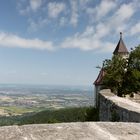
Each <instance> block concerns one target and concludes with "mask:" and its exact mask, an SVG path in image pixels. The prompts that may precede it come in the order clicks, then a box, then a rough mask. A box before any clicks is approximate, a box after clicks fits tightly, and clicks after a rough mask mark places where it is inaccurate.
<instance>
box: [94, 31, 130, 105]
mask: <svg viewBox="0 0 140 140" xmlns="http://www.w3.org/2000/svg"><path fill="white" fill-rule="evenodd" d="M113 54H114V55H120V56H122V57H123V58H124V59H126V58H128V56H129V52H128V50H127V48H126V46H125V44H124V42H123V39H122V32H120V39H119V42H118V44H117V46H116V48H115V50H114V52H113ZM104 75H105V71H104V69H103V67H102V68H101V70H100V72H99V75H98V77H97V79H96V80H95V81H94V83H93V84H94V85H95V92H94V94H95V95H94V96H95V102H96V103H95V105H96V107H98V106H99V103H98V101H99V99H98V98H99V92H100V90H101V88H102V82H103V77H104Z"/></svg>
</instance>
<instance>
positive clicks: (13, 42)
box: [0, 32, 54, 51]
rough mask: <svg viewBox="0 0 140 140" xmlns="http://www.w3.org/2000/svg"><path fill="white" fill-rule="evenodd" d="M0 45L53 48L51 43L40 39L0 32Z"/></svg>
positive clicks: (42, 48)
mask: <svg viewBox="0 0 140 140" xmlns="http://www.w3.org/2000/svg"><path fill="white" fill-rule="evenodd" d="M0 46H3V47H19V48H33V49H39V50H50V51H51V50H53V49H54V47H53V43H52V42H49V41H43V40H40V39H37V38H36V39H25V38H21V37H19V36H17V35H13V34H8V33H3V32H1V33H0Z"/></svg>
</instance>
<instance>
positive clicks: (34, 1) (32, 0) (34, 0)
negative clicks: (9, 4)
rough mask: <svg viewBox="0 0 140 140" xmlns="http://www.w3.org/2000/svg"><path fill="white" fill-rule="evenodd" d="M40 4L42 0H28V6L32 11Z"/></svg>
mask: <svg viewBox="0 0 140 140" xmlns="http://www.w3.org/2000/svg"><path fill="white" fill-rule="evenodd" d="M41 5H42V0H30V7H31V9H32V10H33V11H36V10H38V9H39V8H40V7H41Z"/></svg>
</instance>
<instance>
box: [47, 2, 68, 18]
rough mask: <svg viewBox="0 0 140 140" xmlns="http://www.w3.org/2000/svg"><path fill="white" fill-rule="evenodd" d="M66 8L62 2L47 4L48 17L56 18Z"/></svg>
mask: <svg viewBox="0 0 140 140" xmlns="http://www.w3.org/2000/svg"><path fill="white" fill-rule="evenodd" d="M65 8H66V5H65V4H64V3H62V2H59V3H58V2H50V3H49V4H48V15H49V17H51V18H57V17H58V16H59V14H60V13H61V12H63V11H64V10H65Z"/></svg>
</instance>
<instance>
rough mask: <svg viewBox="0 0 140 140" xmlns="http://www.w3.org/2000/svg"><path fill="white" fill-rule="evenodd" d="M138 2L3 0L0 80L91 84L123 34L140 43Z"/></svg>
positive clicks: (128, 43) (131, 44) (127, 41)
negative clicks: (120, 34) (98, 66)
mask: <svg viewBox="0 0 140 140" xmlns="http://www.w3.org/2000/svg"><path fill="white" fill-rule="evenodd" d="M139 13H140V2H139V0H1V4H0V17H1V20H0V83H19V84H47V85H92V83H93V81H94V80H95V79H96V77H97V74H98V71H99V69H96V68H95V67H96V66H97V65H102V61H103V60H104V59H106V58H110V57H111V56H112V52H113V50H114V49H115V47H116V45H117V42H118V40H119V32H123V40H124V41H125V44H126V46H127V48H128V50H130V48H131V47H135V46H137V45H138V44H140V14H139Z"/></svg>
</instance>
